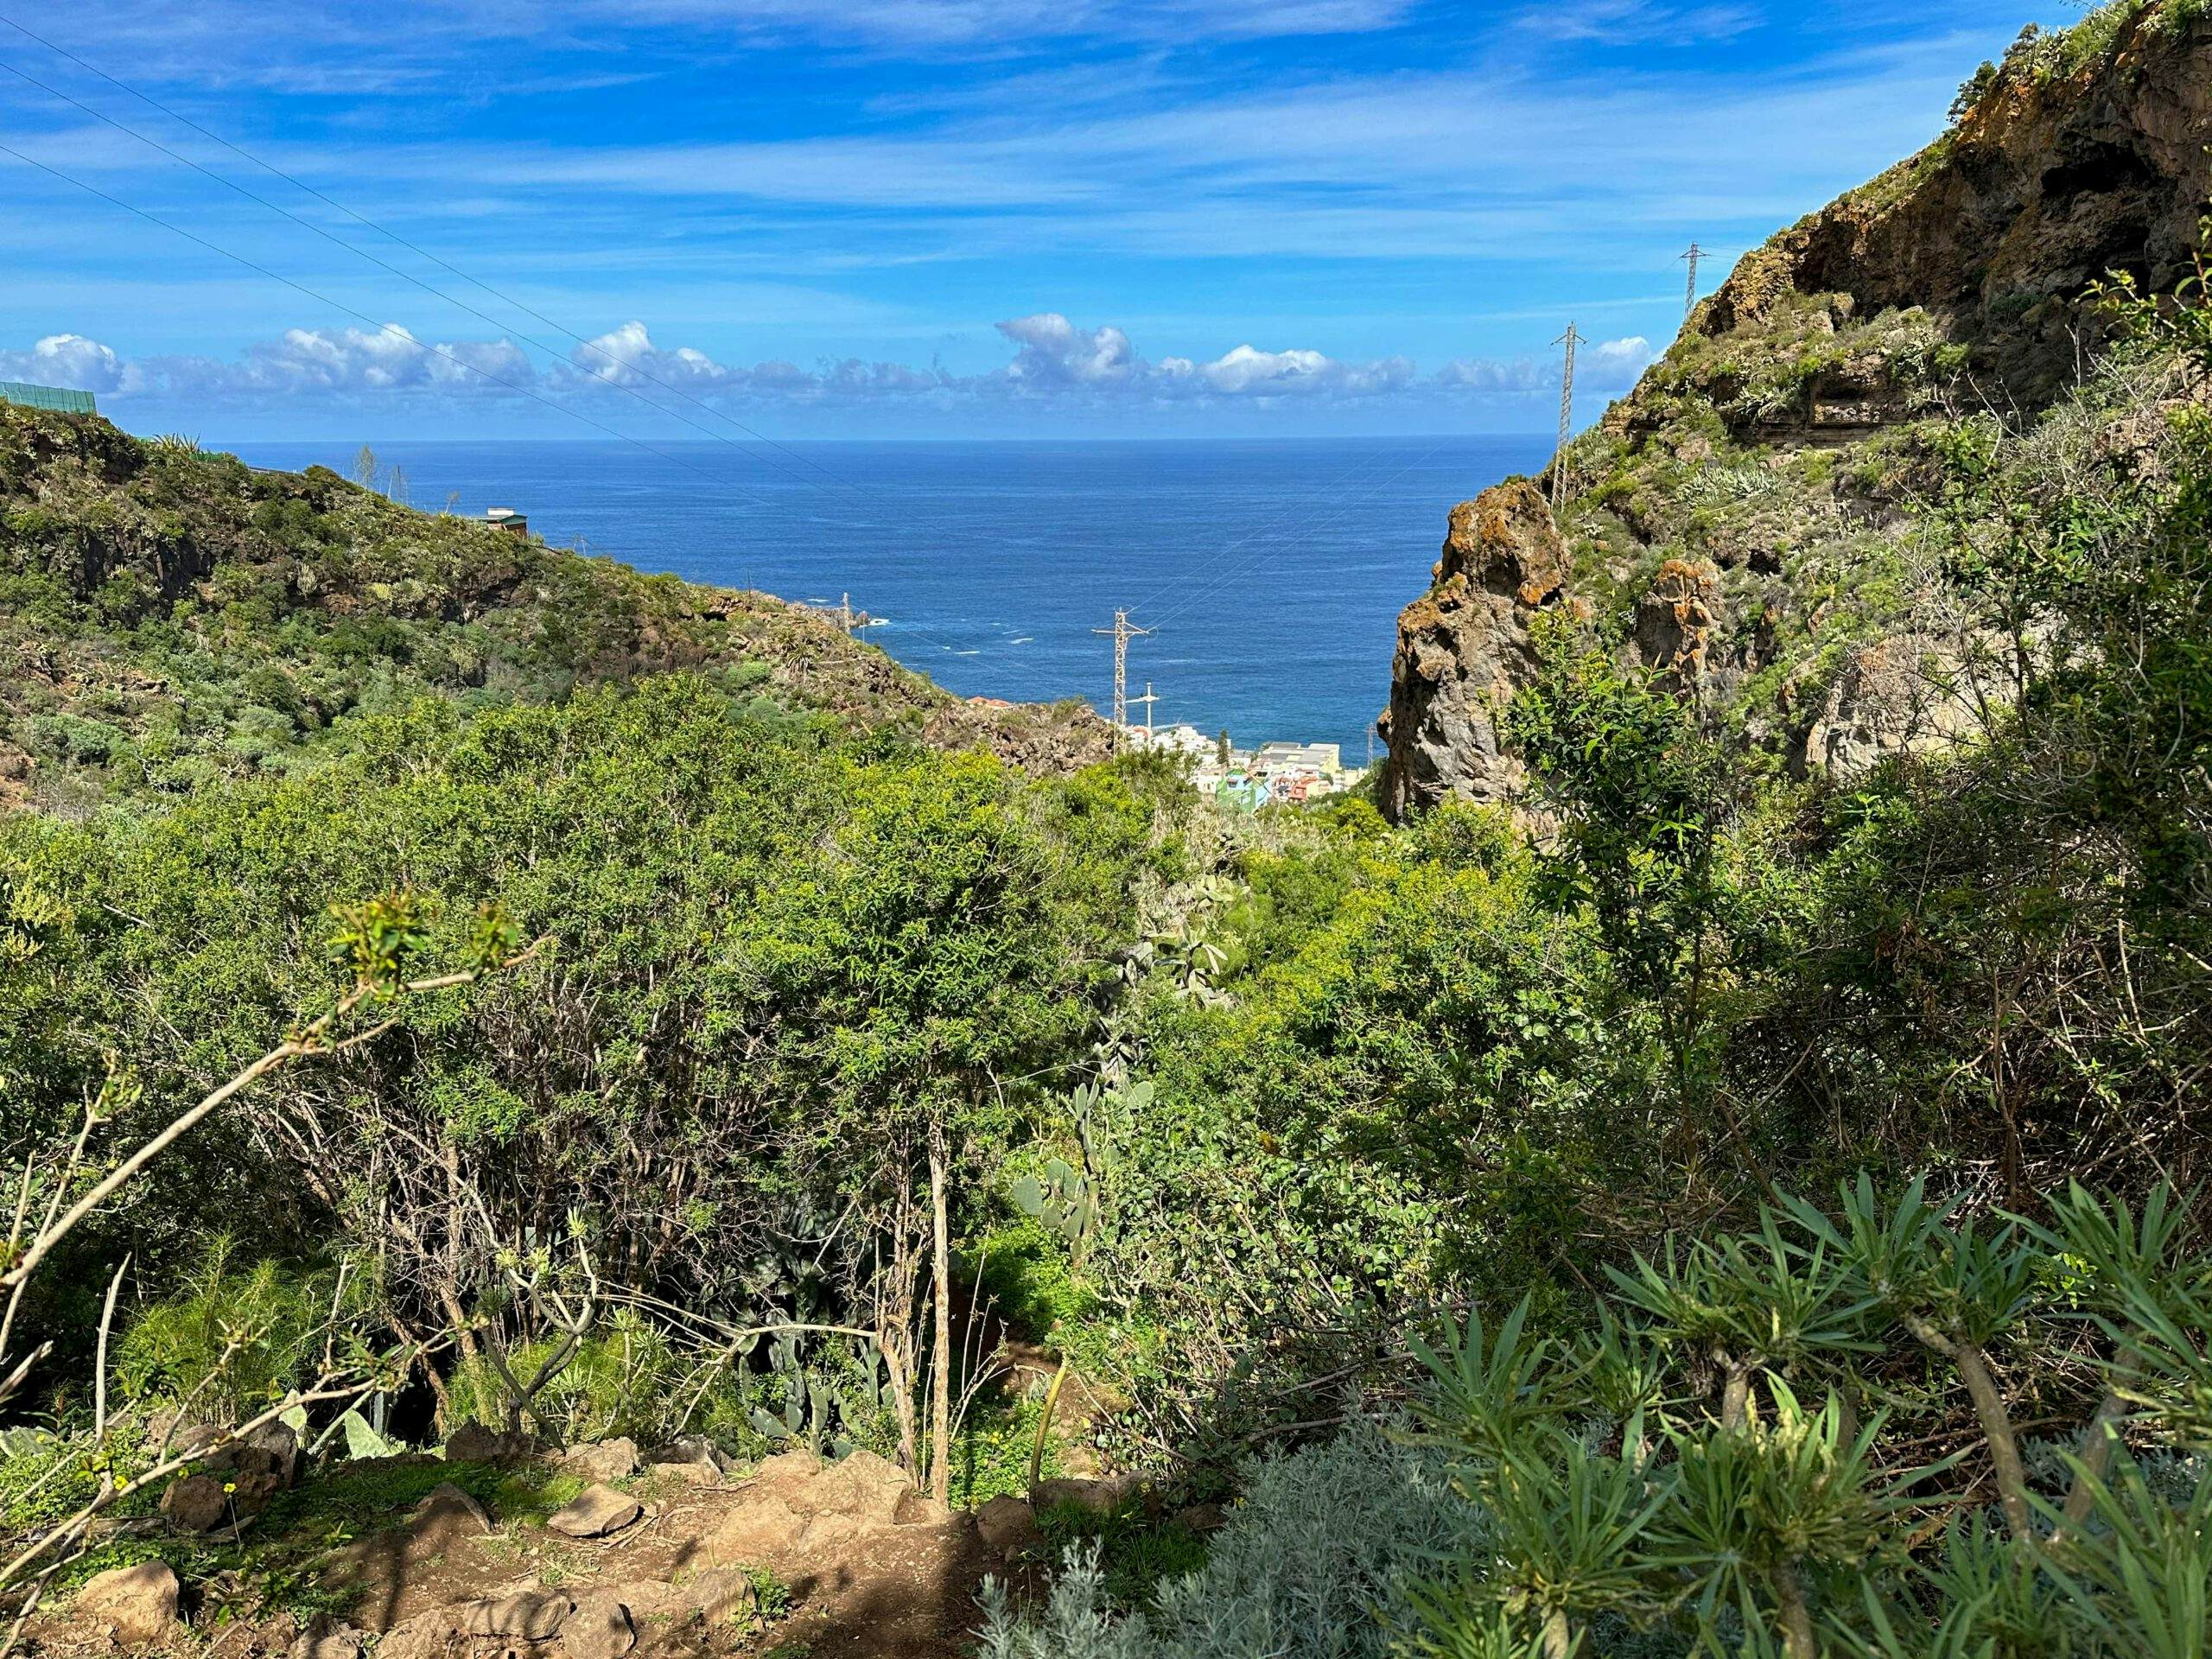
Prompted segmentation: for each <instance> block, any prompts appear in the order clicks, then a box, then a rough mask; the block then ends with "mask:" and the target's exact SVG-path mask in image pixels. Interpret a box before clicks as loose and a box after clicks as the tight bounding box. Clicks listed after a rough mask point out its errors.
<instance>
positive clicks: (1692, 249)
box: [1677, 242, 1705, 322]
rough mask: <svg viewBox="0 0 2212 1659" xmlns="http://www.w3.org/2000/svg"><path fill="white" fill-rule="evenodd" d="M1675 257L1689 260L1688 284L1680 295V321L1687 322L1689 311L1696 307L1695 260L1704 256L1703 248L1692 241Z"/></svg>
mask: <svg viewBox="0 0 2212 1659" xmlns="http://www.w3.org/2000/svg"><path fill="white" fill-rule="evenodd" d="M1677 257H1680V258H1682V259H1687V260H1688V261H1689V267H1690V280H1689V285H1688V289H1686V290H1685V291H1684V292H1683V295H1682V321H1685V322H1687V321H1689V315H1690V313H1691V312H1693V311H1694V310H1696V309H1697V262H1698V261H1699V260H1700V259H1702V258H1704V257H1705V250H1704V249H1703V248H1700V246H1698V245H1697V244H1696V243H1694V242H1693V243H1691V244H1690V245H1689V247H1688V250H1687V251H1684V252H1683V253H1681V254H1680V255H1678V256H1677Z"/></svg>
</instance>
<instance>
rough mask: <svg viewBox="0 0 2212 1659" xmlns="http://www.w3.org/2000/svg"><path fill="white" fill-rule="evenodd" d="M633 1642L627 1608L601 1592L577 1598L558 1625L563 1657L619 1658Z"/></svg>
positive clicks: (633, 1631) (635, 1632)
mask: <svg viewBox="0 0 2212 1659" xmlns="http://www.w3.org/2000/svg"><path fill="white" fill-rule="evenodd" d="M637 1643H638V1630H637V1627H636V1626H635V1625H634V1624H632V1623H631V1622H630V1610H629V1609H628V1608H627V1607H626V1606H624V1605H622V1603H621V1602H620V1600H619V1599H616V1598H615V1597H614V1596H613V1595H610V1594H607V1593H604V1592H602V1593H601V1594H598V1595H593V1596H586V1597H584V1598H582V1599H581V1600H579V1601H578V1602H577V1603H576V1605H575V1610H574V1611H572V1612H570V1613H569V1617H568V1618H567V1619H566V1620H565V1621H564V1622H563V1624H562V1626H561V1651H562V1653H563V1655H565V1656H566V1659H622V1656H623V1655H624V1654H626V1653H627V1652H629V1651H630V1649H632V1648H633V1647H635V1646H636V1645H637Z"/></svg>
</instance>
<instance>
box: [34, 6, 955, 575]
mask: <svg viewBox="0 0 2212 1659" xmlns="http://www.w3.org/2000/svg"><path fill="white" fill-rule="evenodd" d="M0 23H5V24H7V26H8V27H9V28H10V29H14V30H15V31H16V33H17V34H19V35H22V36H23V37H24V38H25V39H27V40H30V41H35V42H37V43H38V44H39V45H40V46H42V47H44V48H46V49H47V50H48V51H49V52H51V53H53V54H55V55H56V56H57V57H60V58H64V59H67V60H68V61H69V62H71V63H73V64H75V65H77V66H78V67H79V68H81V69H83V70H85V71H86V73H89V74H92V75H97V76H98V77H99V79H102V80H104V81H105V82H107V83H108V85H110V86H113V87H116V88H117V89H118V90H119V91H121V92H127V93H129V94H130V96H131V97H132V98H135V99H137V100H138V101H139V102H140V103H142V104H143V105H146V106H147V107H148V108H149V109H151V110H155V111H158V112H160V113H161V114H162V115H165V116H167V117H168V118H169V119H170V120H172V121H175V122H177V123H178V124H181V125H182V126H186V127H188V128H190V129H191V130H193V131H194V132H196V133H198V134H200V136H201V137H204V138H207V140H209V141H210V142H211V143H218V144H220V145H221V146H222V147H223V148H224V149H227V150H229V151H230V152H231V153H232V154H233V155H235V156H241V157H243V158H244V159H245V160H246V161H249V162H252V163H253V164H254V165H255V166H256V167H257V168H261V169H262V170H263V171H264V172H266V173H268V174H269V175H270V176H272V177H274V178H278V179H282V180H283V181H284V182H285V183H287V184H289V185H290V186H292V187H293V188H295V189H296V190H300V191H302V192H303V193H305V194H308V195H310V196H313V197H314V198H315V200H317V201H320V202H321V203H323V204H324V205H325V206H327V207H331V208H334V209H335V210H336V211H337V212H339V213H343V214H345V215H346V217H347V218H348V219H353V220H354V221H355V222H357V223H359V224H361V225H365V226H367V227H368V228H369V229H371V230H372V231H374V232H377V233H378V235H380V236H383V237H385V238H389V239H390V240H391V241H392V242H394V243H396V244H397V245H399V246H401V247H403V248H405V249H406V250H407V251H409V252H410V253H413V254H415V255H416V256H417V257H420V258H423V259H427V260H429V262H430V263H431V264H434V265H435V266H437V267H438V268H439V269H440V270H446V271H449V272H451V273H452V274H453V275H454V276H455V277H460V278H461V281H463V282H465V283H468V284H469V285H470V286H471V287H474V288H477V289H481V290H482V291H483V292H485V293H486V294H489V295H491V296H493V298H494V299H496V300H498V301H499V302H501V303H502V304H504V305H509V306H512V307H513V308H515V309H516V310H518V311H519V312H521V313H523V314H524V315H525V316H529V317H533V318H535V319H536V320H537V321H539V322H541V323H543V324H544V325H545V327H549V328H550V329H552V330H554V331H555V332H556V334H563V335H565V336H567V337H568V338H569V339H570V340H574V341H575V343H576V344H577V345H578V346H580V347H582V349H584V350H586V351H589V352H594V353H597V354H598V355H599V356H601V357H602V358H604V359H607V362H608V363H610V364H612V365H614V366H615V367H616V368H618V369H621V370H625V371H626V372H630V373H632V374H635V375H637V376H639V378H642V379H644V380H646V381H648V382H650V383H651V384H652V385H656V386H658V387H660V388H661V389H662V390H663V391H666V392H669V393H670V394H671V395H672V396H674V397H680V398H682V399H683V401H684V402H686V403H688V404H692V405H693V406H694V407H696V408H697V409H700V410H704V411H705V412H706V413H707V414H709V415H710V416H713V417H714V418H715V419H716V420H718V421H721V422H723V423H726V424H728V425H729V426H732V427H734V428H735V429H737V430H739V431H740V432H742V433H744V434H745V435H747V436H748V437H750V438H752V439H753V440H754V441H755V442H759V443H761V444H765V445H766V446H767V447H768V448H771V449H773V450H776V451H778V452H779V454H785V455H788V456H790V457H791V460H793V461H797V462H798V464H799V465H800V466H802V467H807V468H808V469H810V471H812V472H816V473H819V474H821V475H822V476H823V478H825V479H827V480H829V482H831V483H832V484H835V485H836V486H838V487H839V488H841V489H843V490H846V491H848V492H849V493H852V494H855V495H857V496H859V497H860V498H861V499H862V500H863V501H865V502H866V503H868V505H869V507H870V508H871V509H873V508H874V506H875V505H877V503H876V501H875V498H874V497H873V496H872V495H870V494H869V493H868V492H867V491H866V490H864V489H862V488H861V486H858V485H856V484H854V483H853V482H851V481H850V480H848V479H845V478H842V477H841V476H840V475H838V474H836V473H834V472H832V471H830V470H829V468H828V467H824V466H823V465H821V464H820V463H819V462H818V461H814V460H812V459H811V458H810V457H809V456H806V455H804V454H800V453H799V452H798V451H797V450H795V449H792V448H790V447H789V446H788V445H786V444H783V443H779V442H777V441H776V440H775V439H773V438H772V437H769V436H768V435H766V434H765V433H763V432H760V431H756V430H755V429H753V428H752V427H750V426H748V425H747V424H746V423H744V422H743V421H741V420H739V419H738V418H737V417H736V416H734V415H731V414H729V413H728V411H727V410H721V409H718V408H716V407H715V405H714V404H709V403H708V402H707V401H705V400H704V399H703V398H701V397H694V396H693V395H692V394H691V393H690V392H688V391H685V390H684V389H683V387H681V386H679V385H675V384H674V383H672V382H671V381H668V380H664V379H662V378H660V377H659V376H658V375H656V374H654V373H653V372H652V371H651V370H650V369H647V368H645V367H644V366H643V365H639V364H635V363H631V362H627V361H626V360H625V359H621V358H620V357H617V356H616V355H615V354H614V353H612V352H609V351H607V349H606V348H605V347H604V346H601V345H600V344H599V343H598V342H597V341H596V340H588V339H587V338H585V336H583V335H582V334H579V333H577V332H576V331H575V329H573V328H571V327H569V326H568V325H566V324H565V323H563V322H560V321H556V319H554V318H552V317H549V316H547V315H545V314H544V313H543V312H542V311H539V310H537V309H536V308H534V307H532V306H530V305H528V304H526V303H524V302H523V301H521V300H518V299H516V298H515V297H514V296H512V295H510V294H506V293H504V292H502V291H501V290H500V289H497V288H494V287H493V286H492V284H491V283H487V282H486V281H484V280H483V279H482V278H481V277H475V276H473V275H471V274H470V273H469V272H467V271H466V270H462V269H461V267H460V266H458V265H456V264H453V263H452V262H451V261H450V260H448V259H445V258H442V257H440V256H438V255H437V254H435V253H433V252H431V251H429V249H427V248H424V247H422V246H419V245H416V243H414V242H411V241H410V240H409V239H408V238H405V237H404V236H402V235H401V234H400V233H399V232H397V231H394V230H392V229H391V228H390V227H388V226H385V225H382V224H379V223H378V221H377V220H375V219H371V218H369V217H368V216H367V215H366V214H365V213H359V212H358V211H357V210H355V209H354V208H352V207H347V206H346V204H345V203H344V202H342V201H340V200H337V199H336V198H334V197H333V196H330V195H327V194H325V193H324V192H322V191H321V190H318V189H316V188H315V186H313V185H311V184H309V183H308V182H307V181H305V180H303V179H301V178H298V177H296V176H295V175H292V174H290V173H288V172H286V171H285V170H284V169H283V168H280V167H278V166H277V165H276V164H275V163H274V162H268V161H264V160H263V159H262V158H261V157H260V156H257V155H255V154H254V153H253V152H252V151H251V150H249V149H245V147H244V146H243V145H240V144H238V143H233V142H232V140H230V139H228V138H226V137H223V136H222V135H221V134H220V133H219V132H216V131H213V130H211V129H209V128H207V127H206V126H203V125H202V124H200V123H199V122H197V121H194V119H192V118H191V117H189V116H188V115H185V114H182V113H181V112H180V111H176V110H173V109H171V108H170V107H169V106H168V105H166V104H163V103H162V102H161V101H160V100H159V99H156V98H154V97H152V96H151V95H150V94H149V93H146V92H140V91H139V90H138V89H137V87H135V86H131V85H130V84H129V83H128V82H127V81H124V80H119V79H117V78H116V77H115V76H113V75H111V74H110V73H107V71H106V70H105V69H102V68H101V67H99V65H98V64H95V63H92V62H90V61H88V60H86V59H85V58H83V57H80V56H79V55H78V54H76V53H74V52H72V51H70V50H69V49H68V48H67V47H63V46H60V45H57V44H56V43H55V42H54V41H49V40H48V39H47V38H46V37H45V36H44V35H40V34H37V33H35V31H33V30H31V29H27V28H25V27H24V26H23V25H22V23H19V22H16V20H15V19H14V18H12V17H9V16H4V15H0ZM0 67H6V68H9V70H10V73H13V74H16V75H17V76H18V77H20V78H21V79H24V80H27V81H29V82H30V84H31V85H33V86H37V87H39V88H40V89H41V91H43V92H48V93H50V94H52V95H53V96H54V97H55V98H59V99H62V100H64V101H65V102H67V103H69V104H72V105H75V106H76V107H77V108H79V109H80V110H83V111H85V112H86V114H88V115H91V116H92V117H93V118H95V119H98V120H100V121H105V122H106V123H107V124H109V125H110V126H112V127H114V128H116V129H117V130H118V131H120V132H124V133H128V134H129V135H130V137H134V138H137V139H138V140H139V142H141V143H145V144H149V145H151V146H152V147H153V148H154V149H158V150H161V151H162V153H163V154H164V155H167V156H171V157H172V158H173V159H175V160H176V161H179V162H182V163H183V164H184V165H185V166H187V167H190V168H194V170H195V171H198V172H200V173H203V174H205V175H207V177H209V178H211V179H213V180H214V181H216V182H217V183H219V184H221V185H223V186H224V187H226V188H228V189H232V190H235V191H237V192H238V194H241V195H243V196H245V197H246V198H247V199H248V200H252V201H256V202H258V203H260V205H261V206H263V207H266V208H268V209H269V210H270V212H271V213H281V214H283V216H284V217H285V218H287V219H291V220H293V221H294V222H295V223H296V224H298V225H301V226H303V227H304V228H306V229H308V230H310V231H313V232H315V234H316V235H318V236H321V237H322V238H325V239H326V240H328V241H331V242H334V243H336V244H337V245H339V246H340V247H342V248H345V249H346V250H347V251H350V252H353V253H354V254H357V255H359V257H362V258H364V259H366V260H369V261H370V262H371V263H372V264H377V265H378V266H380V267H382V268H383V269H384V270H388V271H391V273H392V274H393V275H394V276H397V277H401V278H403V279H404V280H405V281H407V282H410V283H414V285H415V286H416V287H417V288H420V289H423V291H424V292H425V293H427V294H430V295H433V296H436V297H437V298H439V299H442V300H444V301H445V302H447V303H448V304H449V305H452V306H454V307H456V308H459V309H461V310H463V311H467V313H468V314H469V315H472V316H475V317H479V318H481V319H482V320H483V321H486V322H488V323H491V324H492V326H493V327H496V328H499V329H501V330H503V331H504V330H505V328H506V324H505V323H504V322H501V321H499V319H497V318H494V317H491V316H487V315H486V314H485V313H483V312H481V311H480V310H477V309H476V308H474V307H473V306H471V305H469V304H468V303H467V302H466V301H463V300H459V299H456V298H454V296H452V295H450V294H448V293H446V292H444V291H443V290H442V289H437V288H434V287H432V286H431V285H430V284H429V283H425V282H423V281H422V280H421V279H420V278H419V277H415V276H413V275H412V274H411V273H410V272H407V271H405V270H400V269H399V268H398V267H397V266H394V265H391V264H387V263H386V262H385V261H384V260H382V259H379V258H378V257H377V256H376V255H374V254H372V253H371V252H369V251H367V250H366V249H365V248H362V247H360V246H359V245H356V244H354V243H351V242H347V241H346V240H345V239H344V238H340V237H337V236H334V235H332V234H331V232H328V231H327V230H326V229H324V228H323V227H322V226H319V225H316V224H315V223H314V222H313V221H312V220H309V219H302V218H300V216H299V215H297V214H296V213H291V212H289V210H287V209H285V208H283V207H279V206H277V204H276V203H274V202H272V201H270V200H266V199H265V198H264V197H262V196H259V195H256V194H254V193H253V192H251V191H250V190H247V189H245V188H244V187H243V186H241V185H238V184H237V183H235V182H233V181H232V180H229V179H227V178H225V177H224V176H223V175H220V174H219V173H215V172H213V171H212V170H211V169H209V168H205V167H202V166H201V165H200V163H199V162H195V161H193V160H192V159H191V158H190V157H189V156H182V155H180V154H179V153H178V152H176V151H175V150H173V149H169V148H168V146H166V145H164V144H162V143H159V142H158V141H157V140H155V139H152V138H149V137H146V136H145V135H144V134H143V133H140V132H137V131H136V130H133V129H131V128H129V127H126V126H124V124H122V123H121V122H119V121H117V120H115V119H113V118H111V117H110V116H107V115H105V114H103V113H102V112H101V111H99V110H96V109H94V108H92V105H88V104H84V103H81V102H79V100H78V99H74V98H72V97H70V96H69V94H68V93H67V92H59V91H56V90H55V89H54V88H53V87H51V86H46V85H45V83H44V82H42V81H39V80H35V79H32V77H30V76H29V75H28V74H25V73H23V72H22V71H21V70H18V69H15V68H13V67H12V66H8V65H4V64H0ZM517 332H518V333H519V331H517ZM522 337H523V338H524V340H529V343H530V344H531V345H533V346H537V349H538V350H540V351H542V352H545V353H548V354H549V355H550V356H554V357H556V358H557V357H558V356H559V355H560V353H558V352H557V351H556V349H555V348H554V347H552V346H547V345H546V344H545V343H544V342H543V341H542V340H531V339H530V337H529V336H528V335H526V334H525V335H523V336H522ZM594 378H600V379H602V380H605V381H606V384H607V385H613V386H616V387H618V388H620V390H622V391H628V392H630V393H632V395H633V396H636V397H639V399H640V400H641V401H643V402H644V403H645V404H646V405H647V406H648V407H649V408H652V409H654V410H658V411H659V412H661V413H663V414H668V415H674V416H676V418H677V419H678V420H682V421H683V422H684V423H685V424H686V425H687V426H690V427H692V428H693V429H696V430H698V431H702V432H706V433H707V435H708V436H709V437H710V438H713V439H715V441H716V442H721V443H725V444H729V445H730V447H731V448H735V449H737V450H738V451H739V452H740V453H741V454H751V451H749V450H747V448H745V446H744V445H742V444H739V443H735V442H734V441H733V440H731V439H729V438H727V437H725V436H723V435H721V433H719V432H715V431H712V430H710V429H708V428H705V427H701V426H699V424H698V423H696V421H691V420H690V419H688V418H687V417H685V416H683V415H682V414H680V413H678V412H677V411H676V410H671V409H667V408H665V407H664V406H663V405H661V404H656V403H654V402H653V401H652V399H651V398H648V397H645V396H644V394H643V393H641V392H638V391H636V389H635V388H634V387H631V386H627V385H623V383H621V382H620V381H616V380H613V379H608V378H607V377H605V376H595V377H594ZM755 458H756V459H759V457H755ZM777 470H778V471H779V472H783V473H785V475H786V476H790V477H797V474H791V473H790V472H789V470H788V469H787V468H784V467H778V468H777ZM800 481H801V482H806V481H808V480H800ZM816 487H817V488H819V487H821V486H818V485H817V486H816ZM940 522H943V521H940ZM985 534H986V536H987V537H988V532H985Z"/></svg>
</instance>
